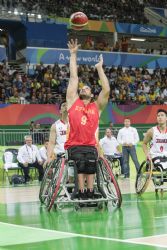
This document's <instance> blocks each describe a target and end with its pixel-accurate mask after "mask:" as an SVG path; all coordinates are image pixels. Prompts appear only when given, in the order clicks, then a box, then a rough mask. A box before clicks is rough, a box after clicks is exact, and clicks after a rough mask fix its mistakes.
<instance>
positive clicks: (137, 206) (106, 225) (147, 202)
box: [0, 179, 167, 250]
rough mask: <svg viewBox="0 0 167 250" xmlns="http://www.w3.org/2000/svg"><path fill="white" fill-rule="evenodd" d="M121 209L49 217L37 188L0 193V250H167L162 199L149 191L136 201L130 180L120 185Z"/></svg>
mask: <svg viewBox="0 0 167 250" xmlns="http://www.w3.org/2000/svg"><path fill="white" fill-rule="evenodd" d="M119 184H120V187H121V191H122V193H123V203H122V207H121V209H114V208H113V207H112V206H109V208H108V209H104V210H97V209H95V208H82V209H80V210H79V211H75V210H74V209H73V208H72V207H70V208H65V209H63V210H58V211H51V212H50V213H48V212H47V211H46V210H45V208H44V207H42V206H41V205H40V203H39V201H38V191H39V186H38V185H32V186H26V187H25V186H22V187H1V188H0V249H4V250H6V249H10V250H12V249H13V250H32V249H33V250H35V249H39V250H52V249H53V250H55V249H58V250H118V249H119V250H125V249H136V250H137V249H141V250H142V249H143V250H155V249H156V250H159V249H167V193H164V194H163V196H162V195H158V196H156V195H155V193H154V190H153V186H151V185H150V187H149V189H148V191H147V192H146V193H144V194H143V195H142V196H140V197H138V196H137V195H136V194H135V193H134V180H133V179H132V180H119Z"/></svg>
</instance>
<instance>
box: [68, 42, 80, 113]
mask: <svg viewBox="0 0 167 250" xmlns="http://www.w3.org/2000/svg"><path fill="white" fill-rule="evenodd" d="M79 47H80V45H79V44H78V40H77V39H75V40H73V39H71V40H70V41H69V42H68V48H69V51H70V80H69V84H68V88H67V94H66V100H67V108H68V109H69V108H70V107H71V105H72V104H73V103H74V102H75V100H76V99H77V98H78V70H77V51H78V49H79Z"/></svg>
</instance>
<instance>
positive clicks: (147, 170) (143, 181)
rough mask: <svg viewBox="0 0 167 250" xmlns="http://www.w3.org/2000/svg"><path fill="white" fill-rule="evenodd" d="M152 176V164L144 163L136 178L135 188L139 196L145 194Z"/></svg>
mask: <svg viewBox="0 0 167 250" xmlns="http://www.w3.org/2000/svg"><path fill="white" fill-rule="evenodd" d="M151 176H152V162H150V161H143V162H142V164H141V166H140V168H139V170H138V173H137V177H136V183H135V188H136V193H137V194H142V193H144V191H145V190H146V188H147V187H148V184H149V182H150V180H151Z"/></svg>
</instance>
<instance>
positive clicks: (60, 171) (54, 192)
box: [47, 157, 67, 211]
mask: <svg viewBox="0 0 167 250" xmlns="http://www.w3.org/2000/svg"><path fill="white" fill-rule="evenodd" d="M66 172H67V171H65V158H64V157H63V158H60V159H59V160H58V161H57V162H56V171H55V172H54V175H53V178H52V181H51V183H50V186H49V190H48V199H47V208H48V211H50V210H51V208H52V206H53V205H54V201H55V200H56V198H57V197H58V195H59V194H60V192H61V190H62V187H63V180H64V178H65V175H66V174H67V173H66Z"/></svg>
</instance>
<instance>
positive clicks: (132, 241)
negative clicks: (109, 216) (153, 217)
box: [0, 222, 167, 248]
mask: <svg viewBox="0 0 167 250" xmlns="http://www.w3.org/2000/svg"><path fill="white" fill-rule="evenodd" d="M0 224H2V225H10V226H11V227H19V228H21V227H22V228H25V229H32V230H39V231H45V232H46V231H47V232H52V233H53V232H55V233H56V232H57V233H59V234H60V233H62V234H66V235H69V236H71V237H80V238H90V239H97V240H108V241H115V242H121V243H130V244H136V245H138V244H139V245H148V246H153V247H160V248H166V246H163V245H160V244H153V243H148V242H138V240H144V239H147V238H152V237H164V236H166V237H167V234H161V235H153V236H147V237H140V238H132V239H116V238H109V237H100V236H94V235H86V234H77V233H70V232H63V231H57V230H50V229H44V228H37V227H29V226H23V225H17V224H11V223H6V222H0ZM41 242H42V240H41Z"/></svg>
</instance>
